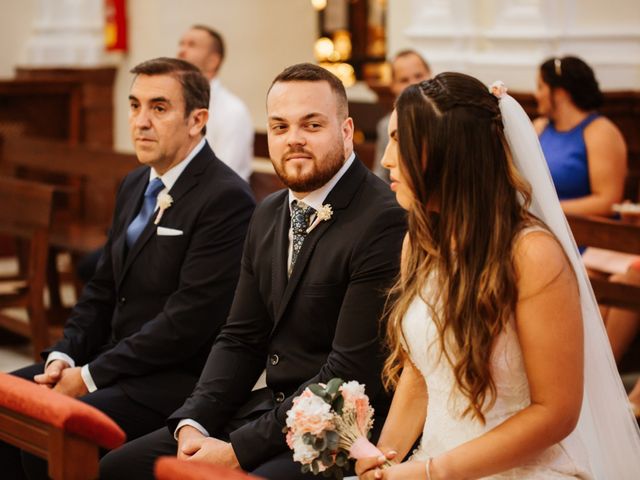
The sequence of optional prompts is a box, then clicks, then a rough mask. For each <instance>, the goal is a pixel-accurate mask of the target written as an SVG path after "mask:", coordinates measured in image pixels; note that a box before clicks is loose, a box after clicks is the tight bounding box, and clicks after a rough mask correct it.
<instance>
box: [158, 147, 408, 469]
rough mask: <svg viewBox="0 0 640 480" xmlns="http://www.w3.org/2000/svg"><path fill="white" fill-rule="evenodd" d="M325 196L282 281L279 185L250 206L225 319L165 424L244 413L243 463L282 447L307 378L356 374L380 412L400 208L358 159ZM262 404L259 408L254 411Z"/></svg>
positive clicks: (218, 426)
mask: <svg viewBox="0 0 640 480" xmlns="http://www.w3.org/2000/svg"><path fill="white" fill-rule="evenodd" d="M327 203H328V204H330V205H331V207H332V208H333V216H332V217H331V219H330V220H328V221H324V222H322V223H320V224H319V225H318V226H317V228H315V229H314V230H312V231H311V232H310V233H309V235H308V236H307V238H306V239H305V240H304V243H303V245H302V250H301V252H300V255H299V257H298V260H297V262H296V264H295V268H294V270H293V272H292V275H291V278H289V279H287V253H288V246H289V239H288V231H289V224H290V211H289V205H288V192H287V191H286V190H284V191H280V192H277V193H275V194H273V195H271V196H270V197H268V198H266V199H265V200H264V201H263V203H262V204H261V205H260V206H258V208H257V209H256V212H255V214H254V216H253V219H252V221H251V226H250V227H249V233H248V234H247V241H246V244H245V249H244V254H243V257H242V269H241V273H240V280H239V281H238V288H237V291H236V294H235V297H234V301H233V305H232V308H231V312H230V314H229V319H228V320H227V323H226V324H225V326H224V327H223V329H222V331H221V333H220V335H219V336H218V338H217V340H216V342H215V344H214V346H213V348H212V350H211V354H210V355H209V359H208V360H207V364H206V366H205V368H204V370H203V373H202V375H201V377H200V380H199V382H198V385H197V387H196V389H195V391H194V393H193V394H192V395H191V397H190V398H189V399H188V400H187V401H186V402H185V404H184V406H183V407H182V408H180V409H179V410H178V411H177V412H175V413H174V414H173V415H172V416H171V417H170V419H169V422H168V423H169V428H170V430H171V431H172V432H173V430H174V429H175V427H176V426H177V423H178V422H179V421H180V420H181V419H186V418H190V419H193V420H195V421H197V422H199V423H200V424H201V425H202V426H203V427H204V428H206V429H207V430H208V432H209V433H210V434H211V435H212V436H216V435H217V434H218V435H219V432H221V431H223V429H224V427H225V424H226V423H227V422H228V421H229V420H230V419H231V418H232V417H233V416H234V415H235V416H236V418H237V417H238V416H239V415H246V417H249V418H252V420H251V421H247V422H245V423H244V425H243V426H241V427H240V428H237V429H236V430H235V431H232V432H231V434H230V438H231V443H232V445H233V449H234V451H235V453H236V455H237V457H238V460H239V461H240V464H241V466H242V467H243V468H244V469H245V470H249V471H251V470H253V469H254V468H255V467H257V466H258V465H260V464H262V463H264V462H265V461H267V460H269V459H270V458H271V457H273V456H275V455H277V454H280V453H282V452H283V451H285V450H286V449H287V446H286V444H285V439H284V434H283V433H282V428H283V427H284V425H285V418H286V412H287V410H288V409H289V408H290V407H291V404H292V399H293V397H294V396H295V395H298V394H299V393H301V391H302V389H303V388H304V387H305V386H306V385H307V384H309V383H311V382H327V381H328V380H330V379H331V378H332V377H340V378H342V379H344V380H357V381H359V382H361V383H364V384H366V391H367V394H368V395H369V397H370V399H371V401H372V403H373V405H374V407H375V408H376V409H378V413H383V412H386V410H387V409H388V397H387V395H386V394H385V392H384V390H383V388H382V386H381V381H380V369H381V364H382V360H383V355H382V352H381V348H380V346H381V337H380V336H379V319H380V316H381V312H382V310H383V304H384V299H385V290H386V288H387V287H388V286H389V285H390V284H391V283H392V281H393V280H394V278H395V276H396V274H397V272H398V268H399V258H400V249H401V243H402V238H403V235H404V232H405V228H406V227H405V215H404V212H403V211H402V210H401V209H400V207H399V206H398V204H397V203H396V200H395V198H394V196H393V194H392V193H391V192H390V191H389V187H388V186H387V185H386V184H385V183H384V182H383V181H382V180H380V179H379V178H377V177H376V176H375V175H373V174H372V173H371V172H369V170H368V169H367V168H366V167H364V166H363V165H362V163H360V161H359V160H358V159H357V158H356V160H355V161H354V163H353V164H352V165H351V167H350V168H349V170H347V172H346V173H345V174H344V176H343V177H342V178H341V179H340V181H339V182H338V183H337V184H336V186H335V187H334V188H333V190H332V191H331V192H330V193H329V195H328V197H327V199H326V200H325V204H327ZM265 366H266V369H267V385H268V389H269V390H267V391H268V392H270V393H271V395H270V398H269V399H268V400H269V401H268V402H262V404H260V405H254V403H253V402H254V400H255V398H256V395H258V394H256V393H254V394H251V393H250V392H251V388H252V386H253V384H254V382H255V381H256V379H257V378H258V376H259V375H260V373H261V372H262V370H263V369H264V368H265ZM258 397H259V395H258ZM265 403H267V404H266V405H265ZM265 407H266V408H265ZM261 408H262V409H264V410H266V411H264V410H263V414H262V415H261V416H258V418H255V416H256V415H255V413H256V412H258V411H259V410H260V409H261ZM252 410H253V412H252ZM239 412H242V413H239ZM252 413H254V415H253V416H252V415H251V414H252Z"/></svg>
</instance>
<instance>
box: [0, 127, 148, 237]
mask: <svg viewBox="0 0 640 480" xmlns="http://www.w3.org/2000/svg"><path fill="white" fill-rule="evenodd" d="M137 165H138V162H137V160H136V157H135V155H133V154H125V153H118V152H114V151H113V150H111V149H109V148H103V147H87V146H84V145H74V146H71V145H69V144H67V143H65V142H60V141H55V140H48V139H41V138H31V137H17V136H7V137H4V138H3V141H2V157H1V166H2V171H3V172H4V173H5V174H8V175H11V176H16V177H20V178H34V177H35V178H37V179H38V180H41V181H47V182H51V183H53V184H56V185H57V186H58V192H59V193H62V194H64V195H63V196H66V198H65V202H62V203H61V204H60V205H57V207H56V209H57V210H60V206H63V207H62V209H64V208H66V209H67V210H68V212H67V213H68V217H70V218H74V219H75V220H77V219H78V218H80V219H84V220H88V219H90V220H91V221H92V222H94V223H96V224H102V225H107V224H108V222H109V221H110V218H111V215H112V213H113V207H114V202H115V194H116V190H117V187H118V185H119V184H120V182H121V181H122V179H123V178H124V177H125V175H126V174H127V173H128V172H130V171H131V170H133V169H134V168H135V167H136V166H137ZM60 179H63V180H60ZM61 183H62V185H61Z"/></svg>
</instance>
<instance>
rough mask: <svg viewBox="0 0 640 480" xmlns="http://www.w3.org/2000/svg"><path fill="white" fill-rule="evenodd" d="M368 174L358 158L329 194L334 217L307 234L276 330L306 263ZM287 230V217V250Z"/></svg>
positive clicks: (280, 309)
mask: <svg viewBox="0 0 640 480" xmlns="http://www.w3.org/2000/svg"><path fill="white" fill-rule="evenodd" d="M366 174H367V168H366V167H365V166H364V165H362V163H360V160H358V158H357V157H356V158H355V160H354V161H353V165H351V167H349V170H347V171H346V172H345V174H344V175H343V176H342V178H341V179H340V180H339V181H338V183H337V184H336V186H335V187H333V190H331V192H329V195H328V196H327V199H326V200H325V204H327V203H328V204H329V205H331V207H332V209H333V215H332V216H331V218H330V219H329V220H325V221H323V222H321V223H320V224H319V225H318V226H317V227H316V228H314V229H313V230H312V231H311V232H310V233H309V234H308V235H307V238H305V240H304V243H303V244H302V249H301V250H300V254H299V256H298V260H297V261H296V264H295V266H294V268H293V271H292V272H291V277H290V278H289V282H288V283H287V284H286V288H285V289H284V293H283V294H282V300H281V301H280V304H279V306H278V308H277V309H276V316H275V321H274V329H275V327H276V326H277V324H278V322H279V321H280V319H281V318H282V315H284V312H285V310H286V309H287V305H288V303H289V301H290V300H291V297H292V295H293V292H294V291H295V289H296V287H297V286H298V284H299V283H300V280H301V279H302V277H303V276H304V273H305V270H306V266H307V263H309V260H310V259H311V255H312V254H313V251H314V250H315V247H316V245H317V244H318V242H319V240H320V238H322V236H323V235H324V234H325V233H326V232H327V231H328V230H329V229H330V228H331V226H332V225H333V224H335V223H336V222H337V221H339V220H340V215H341V214H342V213H343V211H344V210H345V209H346V208H347V207H348V206H349V203H351V199H352V198H353V196H354V195H355V193H356V191H357V190H358V188H359V187H360V184H361V183H362V181H363V180H364V178H365V176H366ZM286 214H287V216H290V213H289V209H288V208H287V211H286ZM288 228H289V218H287V230H286V231H285V235H286V237H285V240H286V242H285V243H284V245H285V248H286V247H288V245H289V243H288V242H289V237H288ZM287 252H288V250H285V267H284V268H285V276H286V261H287V257H286V254H287Z"/></svg>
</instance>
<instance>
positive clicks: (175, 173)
mask: <svg viewBox="0 0 640 480" xmlns="http://www.w3.org/2000/svg"><path fill="white" fill-rule="evenodd" d="M205 143H206V140H205V139H204V137H202V140H200V142H199V143H198V144H197V145H196V146H195V147H194V148H193V150H191V151H190V152H189V155H187V157H186V158H185V159H184V160H183V161H181V162H180V163H178V164H176V165H174V166H173V167H171V168H170V169H169V170H167V171H166V172H164V175H158V172H156V171H155V169H154V168H153V167H152V168H151V173H150V176H149V182H151V181H152V180H153V179H154V178H157V177H160V180H162V183H163V184H164V187H165V188H164V190H163V191H169V190H171V188H173V185H174V184H175V183H176V181H177V180H178V177H180V175H181V174H182V172H184V169H185V168H187V166H188V165H189V163H191V160H193V157H195V156H196V155H197V154H198V153H200V150H202V148H203V147H204V144H205Z"/></svg>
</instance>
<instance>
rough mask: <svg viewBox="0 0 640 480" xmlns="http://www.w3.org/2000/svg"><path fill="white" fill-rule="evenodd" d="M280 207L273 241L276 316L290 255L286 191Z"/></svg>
mask: <svg viewBox="0 0 640 480" xmlns="http://www.w3.org/2000/svg"><path fill="white" fill-rule="evenodd" d="M284 193H285V194H284V198H283V200H282V202H280V207H278V209H277V210H276V212H275V215H274V218H275V219H276V222H275V232H274V241H273V255H272V257H271V277H272V283H271V298H272V300H273V311H274V314H276V313H277V312H278V311H279V309H280V304H281V302H282V298H283V294H284V291H285V288H286V287H287V257H288V254H289V223H290V217H291V214H290V212H289V195H288V191H286V190H285V192H284Z"/></svg>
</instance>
